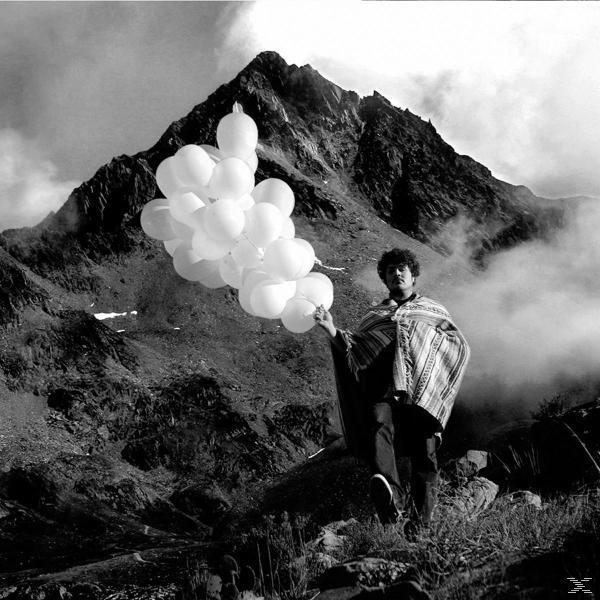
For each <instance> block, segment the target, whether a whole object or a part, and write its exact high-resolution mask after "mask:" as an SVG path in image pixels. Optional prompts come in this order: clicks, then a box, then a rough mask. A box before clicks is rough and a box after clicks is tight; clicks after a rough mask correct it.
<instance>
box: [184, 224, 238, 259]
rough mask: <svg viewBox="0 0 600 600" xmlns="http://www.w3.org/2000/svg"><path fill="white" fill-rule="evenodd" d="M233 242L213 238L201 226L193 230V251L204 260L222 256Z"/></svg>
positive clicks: (230, 247)
mask: <svg viewBox="0 0 600 600" xmlns="http://www.w3.org/2000/svg"><path fill="white" fill-rule="evenodd" d="M234 244H235V242H234V241H233V240H231V241H224V240H215V239H214V238H213V237H212V236H211V235H210V234H208V233H207V231H206V230H205V229H204V228H203V227H199V228H198V229H196V230H194V235H193V236H192V248H193V250H194V252H195V253H196V254H197V255H198V256H199V257H200V258H204V259H206V260H218V259H219V258H223V257H224V256H225V255H226V254H227V253H228V252H229V251H230V250H231V249H232V248H233V246H234Z"/></svg>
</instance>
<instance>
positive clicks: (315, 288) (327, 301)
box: [296, 273, 333, 310]
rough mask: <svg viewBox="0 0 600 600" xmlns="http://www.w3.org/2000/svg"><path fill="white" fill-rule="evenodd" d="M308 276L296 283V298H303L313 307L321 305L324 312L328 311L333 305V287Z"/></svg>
mask: <svg viewBox="0 0 600 600" xmlns="http://www.w3.org/2000/svg"><path fill="white" fill-rule="evenodd" d="M308 275H310V273H309V274H308ZM308 275H307V276H306V277H303V278H302V279H298V281H297V282H296V297H297V298H305V299H306V300H308V301H310V302H312V303H313V304H314V305H315V306H321V305H323V307H324V308H325V310H329V309H330V308H331V305H332V304H333V285H331V286H330V285H328V284H327V282H326V281H323V280H322V279H319V278H317V277H309V276H308Z"/></svg>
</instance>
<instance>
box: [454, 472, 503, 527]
mask: <svg viewBox="0 0 600 600" xmlns="http://www.w3.org/2000/svg"><path fill="white" fill-rule="evenodd" d="M498 490H499V487H498V484H496V483H494V482H493V481H490V480H489V479H486V478H485V477H474V478H473V479H472V480H471V481H469V482H468V483H467V484H466V485H464V486H463V487H462V488H460V489H459V490H457V492H455V495H454V497H453V498H452V499H451V500H450V503H451V506H452V507H453V509H455V510H457V511H459V512H460V513H462V514H464V515H466V516H467V517H468V518H469V519H473V518H475V517H476V516H477V515H478V514H479V513H481V512H482V511H483V510H485V509H486V508H487V507H488V506H489V505H490V504H491V503H492V502H493V501H494V500H495V498H496V496H497V495H498Z"/></svg>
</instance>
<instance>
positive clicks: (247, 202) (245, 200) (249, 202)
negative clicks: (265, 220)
mask: <svg viewBox="0 0 600 600" xmlns="http://www.w3.org/2000/svg"><path fill="white" fill-rule="evenodd" d="M237 204H238V206H239V207H240V208H241V209H242V210H248V209H250V208H252V207H253V206H254V204H255V202H254V198H253V197H252V196H251V195H250V194H244V195H243V196H240V197H239V198H238V199H237Z"/></svg>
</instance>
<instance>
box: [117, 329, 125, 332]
mask: <svg viewBox="0 0 600 600" xmlns="http://www.w3.org/2000/svg"><path fill="white" fill-rule="evenodd" d="M124 331H125V330H124V329H117V333H123V332H124Z"/></svg>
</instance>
